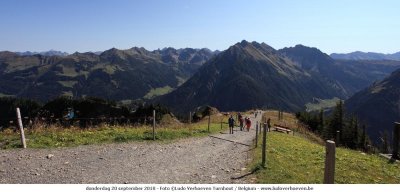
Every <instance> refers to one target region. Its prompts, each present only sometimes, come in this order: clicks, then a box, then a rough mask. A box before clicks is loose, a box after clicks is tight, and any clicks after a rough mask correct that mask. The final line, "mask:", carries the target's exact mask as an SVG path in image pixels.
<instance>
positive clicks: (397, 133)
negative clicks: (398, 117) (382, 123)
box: [392, 122, 400, 159]
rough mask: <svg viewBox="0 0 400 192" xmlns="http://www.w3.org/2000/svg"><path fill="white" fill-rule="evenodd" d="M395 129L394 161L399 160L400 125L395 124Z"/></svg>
mask: <svg viewBox="0 0 400 192" xmlns="http://www.w3.org/2000/svg"><path fill="white" fill-rule="evenodd" d="M394 124H395V126H394V128H393V152H392V159H399V137H400V123H398V122H395V123H394Z"/></svg>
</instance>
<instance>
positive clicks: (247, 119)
mask: <svg viewBox="0 0 400 192" xmlns="http://www.w3.org/2000/svg"><path fill="white" fill-rule="evenodd" d="M250 127H251V121H250V118H249V117H246V128H247V131H250Z"/></svg>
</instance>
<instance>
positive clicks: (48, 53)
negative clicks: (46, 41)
mask: <svg viewBox="0 0 400 192" xmlns="http://www.w3.org/2000/svg"><path fill="white" fill-rule="evenodd" d="M15 53H16V54H18V55H21V56H32V55H43V56H67V55H69V53H67V52H62V51H56V50H49V51H42V52H31V51H25V52H15Z"/></svg>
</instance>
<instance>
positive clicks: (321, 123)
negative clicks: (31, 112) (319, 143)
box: [317, 109, 324, 134]
mask: <svg viewBox="0 0 400 192" xmlns="http://www.w3.org/2000/svg"><path fill="white" fill-rule="evenodd" d="M318 120H319V125H318V129H317V131H318V133H319V134H321V133H322V131H323V130H324V110H323V109H321V110H320V111H319V118H318Z"/></svg>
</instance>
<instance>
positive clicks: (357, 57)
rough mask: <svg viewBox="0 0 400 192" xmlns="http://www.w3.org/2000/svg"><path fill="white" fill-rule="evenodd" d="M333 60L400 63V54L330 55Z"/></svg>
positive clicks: (359, 52)
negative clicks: (391, 61) (394, 61)
mask: <svg viewBox="0 0 400 192" xmlns="http://www.w3.org/2000/svg"><path fill="white" fill-rule="evenodd" d="M330 56H331V57H332V58H333V59H345V60H396V61H400V52H397V53H393V54H383V53H374V52H367V53H366V52H361V51H355V52H352V53H332V54H331V55H330Z"/></svg>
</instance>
